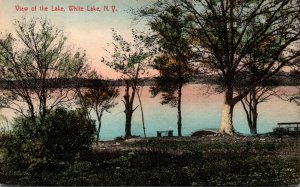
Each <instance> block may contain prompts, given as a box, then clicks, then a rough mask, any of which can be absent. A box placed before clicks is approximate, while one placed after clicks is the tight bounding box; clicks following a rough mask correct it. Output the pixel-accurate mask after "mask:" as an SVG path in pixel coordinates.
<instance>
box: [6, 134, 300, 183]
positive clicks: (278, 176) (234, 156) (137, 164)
mask: <svg viewBox="0 0 300 187" xmlns="http://www.w3.org/2000/svg"><path fill="white" fill-rule="evenodd" d="M299 145H300V144H299V139H298V140H297V139H295V138H272V137H267V138H250V137H248V138H246V137H234V138H231V137H202V138H188V137H186V138H160V139H157V138H151V139H148V140H130V141H109V142H100V144H98V145H95V146H94V151H93V152H92V153H87V154H85V155H82V156H80V157H79V158H78V159H77V161H75V162H72V163H71V162H68V161H65V162H59V163H51V164H49V165H48V166H47V167H46V166H44V167H41V168H39V169H36V168H35V170H32V171H31V170H30V169H26V170H25V169H22V168H18V169H16V168H14V167H13V165H9V164H7V163H4V162H1V163H0V183H2V184H3V183H4V184H21V185H295V184H300V164H299V163H300V158H299V153H300V146H299Z"/></svg>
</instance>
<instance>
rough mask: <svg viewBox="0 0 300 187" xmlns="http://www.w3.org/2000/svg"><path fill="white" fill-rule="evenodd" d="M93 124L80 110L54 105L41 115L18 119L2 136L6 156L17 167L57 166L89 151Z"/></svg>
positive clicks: (93, 131) (49, 167) (93, 128)
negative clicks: (8, 131) (11, 129)
mask: <svg viewBox="0 0 300 187" xmlns="http://www.w3.org/2000/svg"><path fill="white" fill-rule="evenodd" d="M95 132H96V131H95V126H94V123H93V121H92V120H89V119H87V118H86V115H85V114H84V113H83V112H82V111H80V110H70V111H69V110H67V109H65V108H57V109H55V110H53V111H51V112H49V113H48V114H46V115H45V117H44V118H41V117H40V116H39V117H37V118H36V119H34V120H32V119H30V118H17V119H15V121H14V124H13V131H12V132H11V133H10V134H7V135H6V136H5V137H4V138H3V139H4V143H3V146H4V150H5V155H6V157H5V158H6V159H7V160H8V161H10V162H11V163H13V164H14V165H15V166H16V167H18V168H22V167H25V168H29V169H37V168H39V167H40V166H41V167H43V168H44V167H45V166H47V169H51V168H52V169H57V165H59V164H60V163H63V162H62V161H74V160H76V159H78V158H80V156H81V155H82V154H84V153H86V152H87V151H89V150H90V148H91V145H92V141H93V137H94V135H95Z"/></svg>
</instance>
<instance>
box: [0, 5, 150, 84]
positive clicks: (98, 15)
mask: <svg viewBox="0 0 300 187" xmlns="http://www.w3.org/2000/svg"><path fill="white" fill-rule="evenodd" d="M151 1H152V0H0V8H1V10H0V32H2V33H7V32H12V31H13V24H12V22H13V20H14V19H19V18H20V17H22V16H26V17H42V18H47V19H49V20H50V21H51V22H52V23H53V24H54V25H56V26H57V27H60V28H61V27H62V28H63V29H64V31H65V34H66V36H67V37H68V42H67V43H68V46H70V47H71V48H72V49H76V50H77V49H80V50H85V51H86V54H87V60H88V63H89V64H91V66H92V67H94V68H96V69H97V71H98V72H99V73H101V74H102V75H103V76H104V77H106V78H114V77H116V76H117V74H116V73H115V72H114V71H113V70H112V69H110V68H109V67H107V66H106V65H104V64H102V63H101V62H100V61H101V59H102V57H106V56H108V53H107V52H105V49H109V47H108V45H107V44H108V43H111V42H112V32H111V31H112V28H114V29H115V30H116V31H117V32H118V33H119V34H121V35H122V36H123V37H124V38H126V39H127V38H128V39H129V40H130V38H131V30H132V29H134V28H136V29H143V28H144V27H145V24H143V23H139V24H135V23H133V21H132V18H133V15H132V14H130V12H129V10H130V9H131V8H133V9H136V8H138V7H142V6H147V4H149V3H150V2H151ZM17 6H19V7H27V8H28V10H27V11H17V10H16V7H17ZM35 6H36V8H37V9H36V11H31V8H33V7H35ZM40 6H44V7H48V8H49V10H48V11H40ZM58 6H59V7H63V8H64V9H65V11H62V12H61V11H52V7H53V9H55V7H58ZM69 6H82V7H84V9H85V11H80V12H79V11H78V12H71V11H69ZM93 6H94V7H99V9H100V12H98V11H86V10H87V7H89V9H91V8H92V7H93ZM105 6H108V10H109V11H106V12H104V7H105ZM113 7H115V8H116V9H117V11H116V12H112V9H113Z"/></svg>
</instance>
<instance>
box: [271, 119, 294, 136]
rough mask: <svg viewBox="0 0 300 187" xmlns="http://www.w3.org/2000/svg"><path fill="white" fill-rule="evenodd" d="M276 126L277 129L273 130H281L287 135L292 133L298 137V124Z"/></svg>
mask: <svg viewBox="0 0 300 187" xmlns="http://www.w3.org/2000/svg"><path fill="white" fill-rule="evenodd" d="M277 125H278V127H277V128H275V129H277V130H283V131H284V132H287V133H294V134H297V136H299V131H300V122H287V123H277ZM275 129H274V130H275Z"/></svg>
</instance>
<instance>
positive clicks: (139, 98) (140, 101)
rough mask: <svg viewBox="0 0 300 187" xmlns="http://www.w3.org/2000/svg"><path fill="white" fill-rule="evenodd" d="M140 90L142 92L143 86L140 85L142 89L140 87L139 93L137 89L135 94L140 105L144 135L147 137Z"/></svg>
mask: <svg viewBox="0 0 300 187" xmlns="http://www.w3.org/2000/svg"><path fill="white" fill-rule="evenodd" d="M142 92H143V87H142V89H141V93H139V90H137V96H138V100H139V103H140V107H141V114H142V123H143V130H144V137H145V138H147V135H146V127H145V119H144V110H143V105H142V100H141V95H142Z"/></svg>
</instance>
